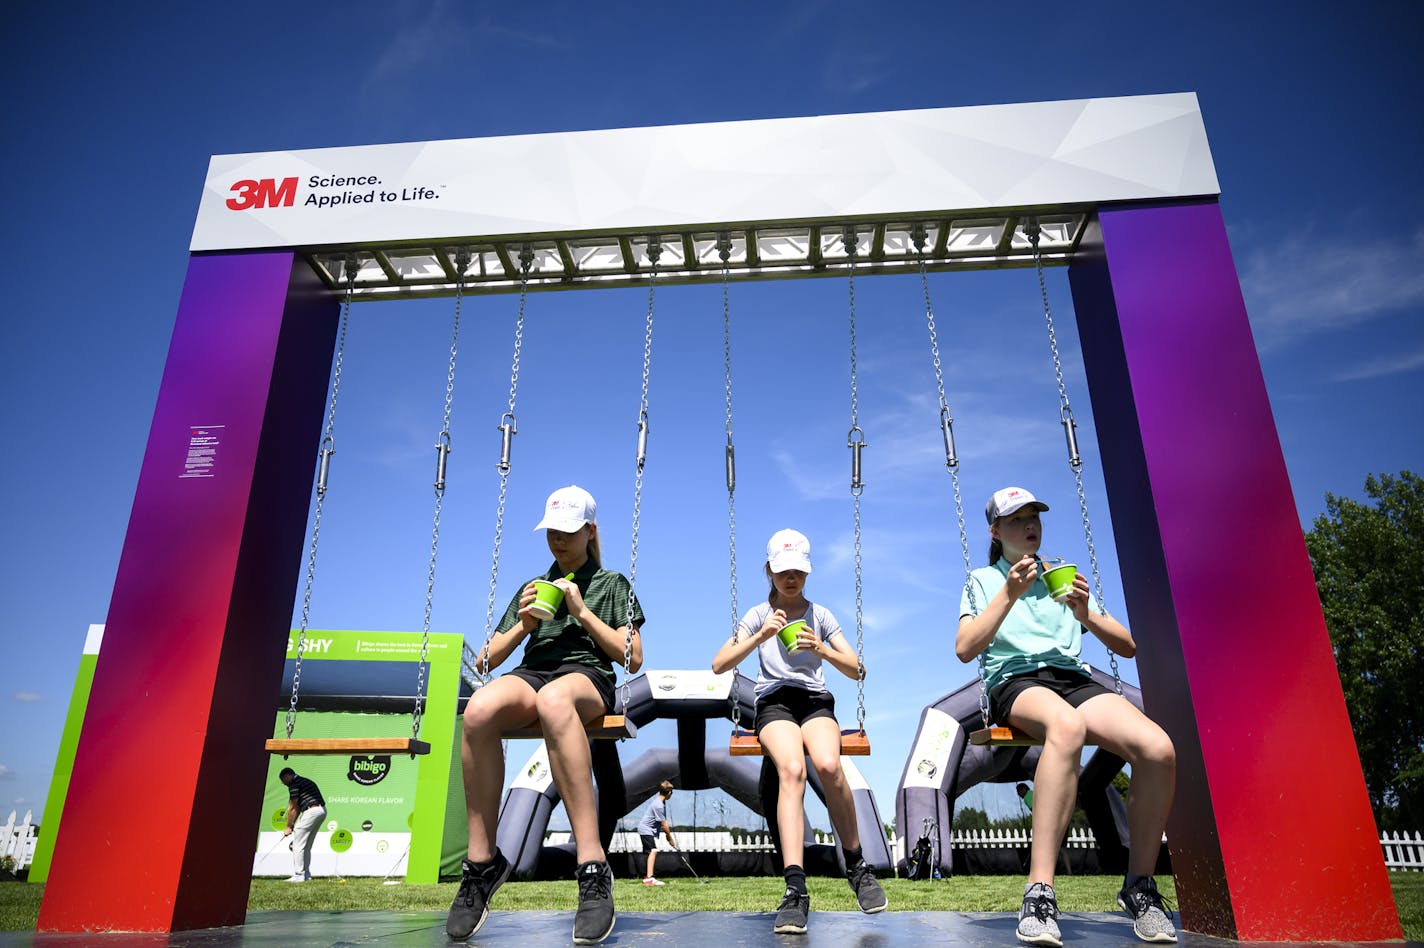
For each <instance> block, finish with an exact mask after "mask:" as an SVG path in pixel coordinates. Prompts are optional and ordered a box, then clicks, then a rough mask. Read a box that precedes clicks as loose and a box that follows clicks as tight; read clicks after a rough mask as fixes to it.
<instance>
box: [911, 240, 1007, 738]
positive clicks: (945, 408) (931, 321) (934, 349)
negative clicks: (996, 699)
mask: <svg viewBox="0 0 1424 948" xmlns="http://www.w3.org/2000/svg"><path fill="white" fill-rule="evenodd" d="M910 238H911V239H912V240H913V241H914V243H915V252H916V253H918V254H919V255H920V292H921V294H922V295H923V296H924V299H925V323H926V325H927V326H928V327H929V333H930V356H931V358H932V359H933V361H934V374H935V389H936V391H937V392H938V393H939V427H940V434H941V435H942V436H943V438H944V469H945V470H946V471H948V472H949V477H950V481H951V482H952V483H953V485H954V519H955V522H957V523H958V524H959V552H960V555H961V556H962V557H963V559H964V594H965V595H966V596H967V597H968V598H969V610H970V614H972V615H978V614H979V602H978V598H979V597H978V596H976V595H974V580H973V577H972V576H971V574H972V573H973V571H974V564H973V563H972V562H971V561H970V557H969V530H968V528H967V527H966V526H965V523H964V496H963V494H962V493H961V492H960V485H959V454H958V452H957V451H956V450H955V447H954V415H953V414H952V413H951V412H950V410H949V400H948V398H946V397H945V393H944V366H943V364H942V363H941V362H940V357H939V335H938V333H937V332H936V331H935V313H934V304H933V303H932V302H931V301H930V280H929V273H928V270H927V268H926V265H925V258H926V257H927V256H928V255H927V254H926V253H925V247H924V244H925V240H926V239H927V234H926V233H925V229H924V227H923V225H920V224H916V225H915V226H914V228H913V229H912V230H911V232H910ZM979 714H980V716H981V717H982V718H983V719H984V726H985V727H988V726H989V685H988V681H987V680H986V678H985V667H984V653H982V652H981V653H980V654H979Z"/></svg>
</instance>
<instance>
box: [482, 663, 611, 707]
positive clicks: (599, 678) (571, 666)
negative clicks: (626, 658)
mask: <svg viewBox="0 0 1424 948" xmlns="http://www.w3.org/2000/svg"><path fill="white" fill-rule="evenodd" d="M505 674H507V675H513V676H514V677H515V678H518V679H520V680H521V681H527V682H529V685H530V687H532V688H533V689H534V690H535V691H538V690H539V689H540V688H543V687H544V686H545V685H547V684H548V683H549V682H551V681H553V680H554V679H555V678H562V677H564V676H565V675H569V674H577V675H583V676H584V677H586V678H587V679H588V680H589V681H591V682H593V686H594V687H595V688H597V689H598V696H599V697H600V698H602V699H603V707H604V709H605V712H606V713H608V714H612V713H613V702H614V697H613V680H612V679H611V678H609V677H608V676H607V675H605V674H604V673H603V672H602V671H600V670H599V669H597V668H594V667H593V666H592V665H582V664H579V663H578V662H569V663H568V664H565V665H560V666H559V667H558V668H555V669H553V670H552V671H537V670H535V669H533V668H525V667H524V666H523V665H521V666H519V667H518V668H516V669H514V670H512V671H508V672H505Z"/></svg>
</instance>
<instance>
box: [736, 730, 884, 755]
mask: <svg viewBox="0 0 1424 948" xmlns="http://www.w3.org/2000/svg"><path fill="white" fill-rule="evenodd" d="M727 752H728V753H729V754H731V755H732V756H733V757H760V756H762V747H761V740H760V739H759V738H758V737H757V735H756V731H748V730H745V729H743V728H736V729H734V730H733V731H732V743H731V746H730V747H728V748H727ZM841 756H842V757H869V756H870V737H869V736H868V735H867V734H866V733H865V732H864V731H862V730H860V729H859V728H848V729H846V730H843V731H841Z"/></svg>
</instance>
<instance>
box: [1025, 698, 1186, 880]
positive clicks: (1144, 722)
mask: <svg viewBox="0 0 1424 948" xmlns="http://www.w3.org/2000/svg"><path fill="white" fill-rule="evenodd" d="M1078 710H1079V711H1081V712H1082V713H1083V717H1084V718H1085V719H1086V721H1087V727H1088V734H1089V736H1090V737H1091V739H1092V740H1093V741H1094V742H1096V743H1097V744H1098V745H1099V746H1101V747H1105V748H1107V749H1108V750H1110V751H1112V752H1113V753H1114V754H1117V755H1118V756H1119V757H1121V758H1122V759H1123V760H1126V761H1127V762H1128V763H1129V764H1131V765H1132V790H1131V793H1130V794H1129V795H1128V801H1127V826H1128V832H1130V833H1131V834H1132V847H1131V849H1130V850H1129V852H1128V857H1127V871H1128V873H1129V874H1130V875H1138V876H1150V875H1152V873H1153V870H1154V869H1156V868H1157V854H1158V852H1159V850H1161V848H1162V831H1163V830H1164V829H1166V827H1167V814H1168V813H1169V812H1171V809H1172V797H1173V794H1174V793H1175V791H1176V786H1177V750H1176V748H1175V747H1173V745H1172V739H1171V738H1170V737H1168V736H1167V732H1166V731H1163V730H1162V728H1161V727H1159V726H1158V725H1157V723H1156V722H1154V721H1153V720H1152V719H1151V718H1149V717H1147V716H1146V715H1145V714H1143V713H1142V712H1141V711H1139V710H1137V708H1136V706H1134V705H1133V704H1132V703H1131V702H1130V701H1128V700H1126V699H1125V698H1122V697H1120V696H1118V695H1099V696H1098V697H1096V698H1092V699H1090V700H1088V701H1085V702H1083V706H1082V707H1081V708H1079V709H1078ZM1036 801H1037V798H1036V797H1035V802H1036Z"/></svg>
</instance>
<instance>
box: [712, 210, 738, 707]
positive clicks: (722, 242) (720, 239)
mask: <svg viewBox="0 0 1424 948" xmlns="http://www.w3.org/2000/svg"><path fill="white" fill-rule="evenodd" d="M717 254H718V256H720V257H721V258H722V388H723V392H724V394H725V396H726V408H727V419H726V432H727V579H728V595H729V599H730V602H731V610H732V640H733V641H737V640H738V639H740V638H741V618H742V616H741V609H740V607H739V606H738V605H737V501H736V491H737V455H736V449H735V447H734V445H733V443H732V307H731V301H730V299H729V291H728V288H727V280H728V262H729V261H730V259H731V256H732V238H731V237H730V236H729V235H728V234H727V233H725V232H723V233H721V234H718V235H717ZM736 682H737V673H736V671H735V670H733V672H732V685H733V687H732V690H731V691H730V692H729V693H730V694H731V696H732V727H734V728H736V729H737V730H741V727H742V704H741V702H740V701H738V700H737V689H736Z"/></svg>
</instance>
